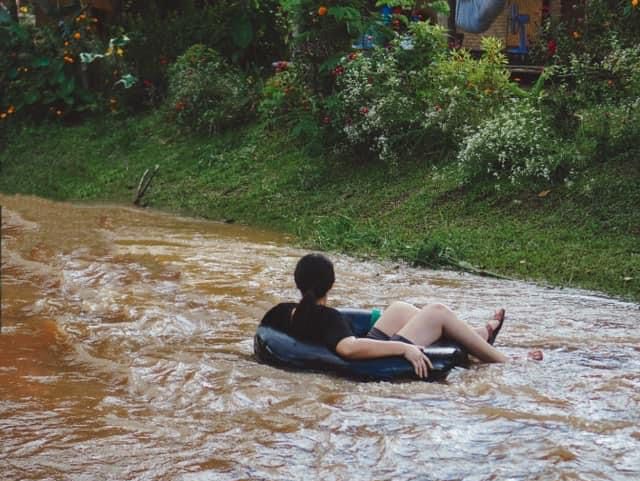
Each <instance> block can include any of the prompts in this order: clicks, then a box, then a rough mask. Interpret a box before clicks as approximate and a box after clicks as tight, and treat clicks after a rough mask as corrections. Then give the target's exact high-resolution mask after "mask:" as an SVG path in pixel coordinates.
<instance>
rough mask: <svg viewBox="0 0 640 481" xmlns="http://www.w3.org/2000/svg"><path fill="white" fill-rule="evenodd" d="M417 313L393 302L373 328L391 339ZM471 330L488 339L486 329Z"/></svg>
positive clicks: (407, 305)
mask: <svg viewBox="0 0 640 481" xmlns="http://www.w3.org/2000/svg"><path fill="white" fill-rule="evenodd" d="M419 312H420V309H418V308H417V307H415V306H414V305H412V304H409V303H408V302H402V301H397V302H394V303H393V304H391V305H390V306H389V307H388V308H387V309H385V310H384V311H383V313H382V316H381V317H380V319H378V321H377V322H376V324H375V327H376V329H380V330H381V331H382V332H384V333H385V334H386V335H387V336H389V337H391V336H393V335H394V334H397V333H398V331H400V330H401V329H402V328H404V326H406V325H407V323H408V322H409V321H410V320H411V319H412V318H413V317H414V316H415V315H416V314H418V313H419ZM496 325H497V324H496ZM469 327H471V326H469ZM472 329H473V330H474V331H476V332H477V333H478V335H479V336H480V337H481V338H482V339H484V340H485V341H486V340H487V338H488V337H489V332H488V331H487V328H486V327H476V328H472ZM407 339H408V338H407ZM434 342H435V341H434Z"/></svg>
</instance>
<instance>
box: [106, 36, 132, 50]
mask: <svg viewBox="0 0 640 481" xmlns="http://www.w3.org/2000/svg"><path fill="white" fill-rule="evenodd" d="M130 41H131V39H130V38H129V37H127V36H126V35H120V36H119V37H114V38H112V39H110V40H109V47H111V48H113V47H124V46H125V45H127V44H128V43H129V42H130Z"/></svg>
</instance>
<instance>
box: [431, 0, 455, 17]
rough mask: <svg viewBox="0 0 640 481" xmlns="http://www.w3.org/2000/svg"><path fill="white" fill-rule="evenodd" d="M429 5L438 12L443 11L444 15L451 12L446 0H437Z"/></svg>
mask: <svg viewBox="0 0 640 481" xmlns="http://www.w3.org/2000/svg"><path fill="white" fill-rule="evenodd" d="M429 7H430V8H432V9H433V10H434V11H435V12H436V13H441V14H442V15H449V13H450V12H451V9H450V8H449V3H448V2H447V1H446V0H435V1H433V2H431V3H430V4H429Z"/></svg>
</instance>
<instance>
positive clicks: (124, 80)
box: [113, 73, 138, 89]
mask: <svg viewBox="0 0 640 481" xmlns="http://www.w3.org/2000/svg"><path fill="white" fill-rule="evenodd" d="M137 81H138V78H137V77H134V76H133V75H131V74H130V73H128V74H127V75H123V76H122V77H121V78H120V80H118V81H117V82H116V83H115V84H113V85H114V87H115V86H116V85H120V84H122V86H123V87H124V88H126V89H129V88H131V87H133V86H134V85H135V84H136V82H137Z"/></svg>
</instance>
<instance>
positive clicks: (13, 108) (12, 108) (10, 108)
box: [7, 105, 16, 115]
mask: <svg viewBox="0 0 640 481" xmlns="http://www.w3.org/2000/svg"><path fill="white" fill-rule="evenodd" d="M15 111H16V108H15V107H14V106H13V105H9V108H8V109H7V113H8V114H9V115H11V114H12V113H14V112H15Z"/></svg>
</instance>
